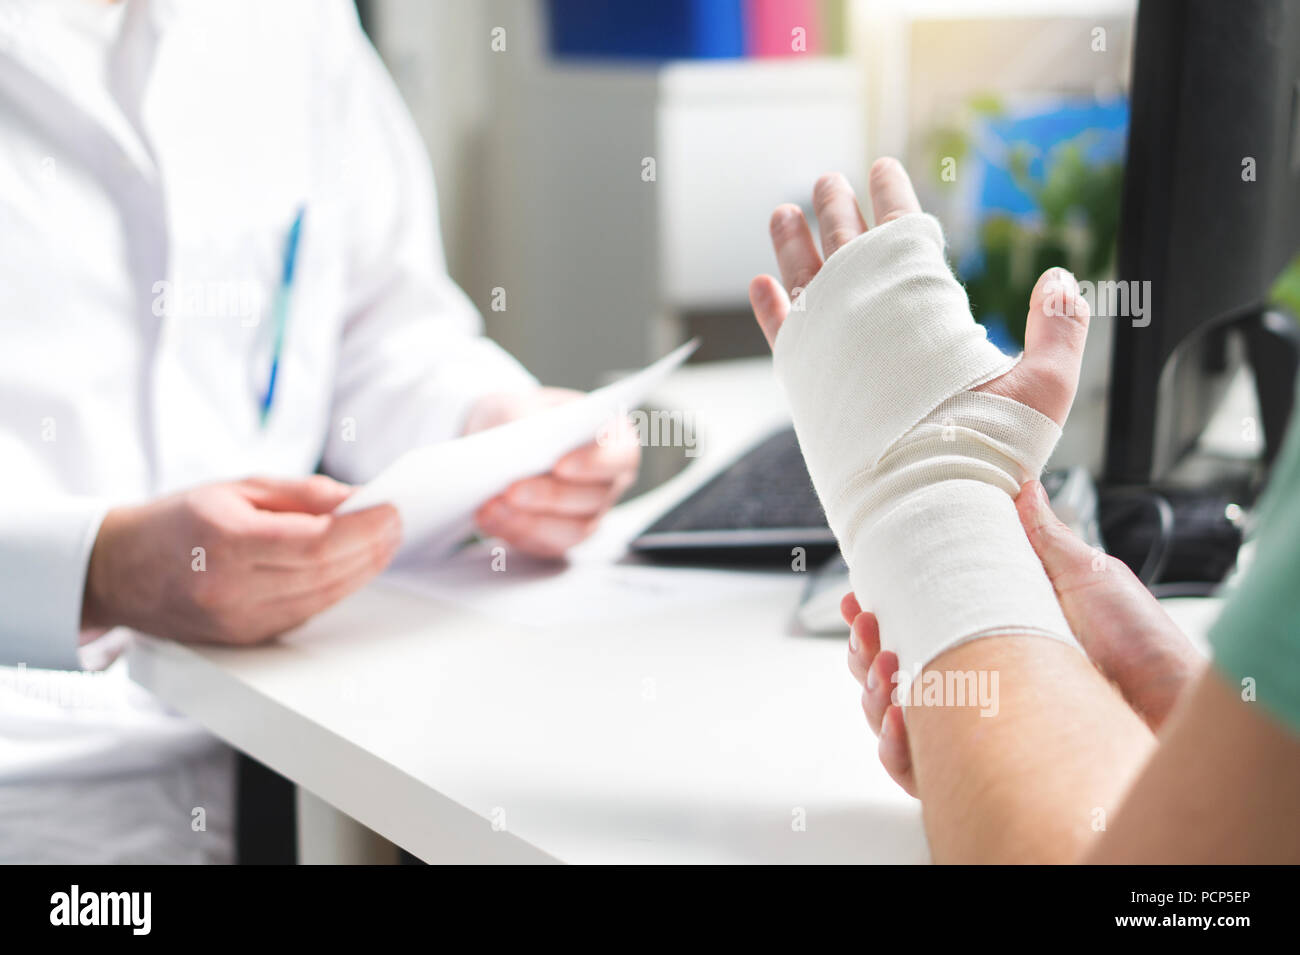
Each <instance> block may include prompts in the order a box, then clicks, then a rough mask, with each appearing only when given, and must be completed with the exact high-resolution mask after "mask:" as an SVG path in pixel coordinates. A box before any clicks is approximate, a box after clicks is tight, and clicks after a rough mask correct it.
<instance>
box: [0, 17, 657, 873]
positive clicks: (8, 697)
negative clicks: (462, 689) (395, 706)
mask: <svg viewBox="0 0 1300 955" xmlns="http://www.w3.org/2000/svg"><path fill="white" fill-rule="evenodd" d="M299 213H301V214H302V226H301V232H300V238H299V242H298V244H297V251H296V257H295V259H296V260H295V267H294V276H293V281H292V283H291V286H290V288H291V292H290V297H289V299H288V301H289V306H288V310H287V312H286V313H285V314H286V315H287V320H286V322H285V324H284V339H283V345H282V351H281V358H280V361H279V366H278V371H277V382H276V388H275V390H274V395H273V400H272V403H271V406H270V408H269V410H268V411H267V412H266V414H265V420H263V414H262V404H263V400H264V397H265V395H266V392H267V388H268V383H269V374H270V368H271V363H272V354H273V352H274V351H275V337H276V327H277V322H276V321H275V320H274V314H275V313H274V300H275V297H276V294H277V288H278V286H279V284H280V283H281V281H282V278H283V272H284V259H285V256H286V253H287V249H288V247H289V244H290V243H289V241H288V236H289V231H290V229H291V227H292V224H293V222H294V220H295V218H296V217H297V216H298V215H299ZM564 398H565V396H564V395H562V394H559V393H557V392H555V391H553V390H549V389H540V388H538V386H537V384H536V382H535V381H534V380H533V379H532V378H531V377H530V376H529V375H528V374H527V372H525V371H524V369H523V368H521V367H520V366H519V364H518V363H516V362H515V361H514V360H513V359H512V358H511V357H510V356H509V355H507V354H506V353H504V352H503V351H502V350H501V349H499V348H498V347H497V346H496V345H494V344H493V343H492V342H491V341H489V340H487V339H485V338H484V337H482V335H481V333H480V322H479V318H478V316H477V315H476V313H475V312H474V309H473V307H472V305H471V304H470V303H469V301H468V300H467V299H466V298H465V296H464V295H463V294H462V293H461V292H460V290H459V289H458V288H456V286H455V285H454V284H453V283H452V282H451V280H450V279H449V278H448V276H447V275H446V272H445V268H444V265H443V256H442V249H441V246H440V243H439V239H438V235H437V232H436V211H435V206H434V197H433V188H432V177H431V174H430V170H429V168H428V162H427V158H426V155H425V153H424V150H423V148H422V145H421V143H420V141H419V139H418V137H417V135H416V132H415V130H414V127H413V125H412V123H411V121H410V118H409V116H408V115H407V113H406V110H405V108H404V106H403V104H402V103H401V101H400V99H399V97H398V94H397V92H396V90H395V89H394V87H393V85H392V83H391V81H390V79H389V77H388V76H387V75H386V73H385V71H384V69H383V67H382V65H381V63H380V61H379V59H378V57H377V56H376V55H375V53H374V51H373V50H372V49H371V48H370V46H369V44H368V43H367V42H366V40H365V38H364V37H363V35H362V33H361V31H360V29H359V26H358V23H357V20H356V16H355V13H354V12H353V11H352V9H351V4H349V3H346V2H344V0H328V2H322V0H270V2H268V0H246V2H245V0H209V2H204V0H126V2H119V3H102V2H97V0H0V489H2V490H3V493H2V494H0V664H3V665H4V667H3V668H0V859H3V860H4V861H67V862H114V861H186V860H189V861H223V860H227V859H229V858H230V856H231V834H232V831H233V819H232V815H233V804H232V803H233V798H232V779H231V777H232V772H231V760H230V756H229V753H228V752H226V751H225V750H224V749H223V748H222V747H220V746H219V745H218V744H217V743H216V742H215V741H214V740H212V739H211V738H209V737H208V736H206V735H205V734H204V733H203V732H202V731H200V730H199V729H198V728H197V727H196V726H194V725H193V724H191V723H189V722H188V721H186V720H185V719H184V718H182V717H181V716H179V715H178V714H175V713H172V712H169V711H167V710H166V709H164V708H163V707H162V706H161V705H160V704H159V703H157V701H155V700H153V699H152V698H151V697H149V696H148V694H146V693H144V692H143V691H141V690H140V689H138V688H136V687H134V685H132V684H130V683H129V682H128V681H127V680H126V678H125V674H124V672H123V671H122V665H121V663H120V661H119V662H118V663H114V664H111V665H108V666H107V669H102V668H101V669H99V670H98V671H96V672H90V671H88V670H87V669H85V668H83V664H85V663H86V661H88V660H89V661H93V662H94V663H96V664H98V665H100V666H101V667H102V666H103V665H105V664H107V663H109V661H111V660H112V659H113V657H114V655H115V653H116V651H117V650H118V648H119V646H120V639H121V637H120V635H121V634H122V633H123V632H124V631H123V629H122V628H123V627H124V626H126V627H135V628H138V629H143V630H148V631H151V632H155V633H161V634H164V635H167V636H170V637H173V638H176V639H181V640H218V641H227V642H240V643H244V642H255V641H257V640H262V639H266V638H268V637H270V636H273V635H274V634H275V633H277V632H281V631H283V630H285V629H287V628H289V627H292V626H294V625H296V624H297V623H300V622H302V620H304V619H306V618H307V617H309V616H310V615H311V614H313V613H315V612H316V611H318V610H320V609H322V608H323V607H325V606H327V605H329V604H330V603H332V602H334V601H336V600H338V599H340V598H341V597H342V596H344V595H346V594H347V593H350V592H352V591H353V590H355V589H357V588H358V587H360V586H362V585H363V584H365V583H366V582H367V581H368V580H370V579H371V577H373V575H374V574H375V573H377V572H378V571H379V570H380V569H382V567H383V566H384V565H385V564H386V562H387V560H388V559H389V557H390V555H391V554H392V551H393V549H394V547H395V545H396V542H397V539H398V533H399V530H398V527H397V522H396V515H395V513H394V512H393V511H392V510H391V509H390V508H387V507H381V508H374V509H371V510H368V511H362V512H359V513H357V514H354V515H349V516H347V517H342V518H336V517H333V516H330V514H329V512H330V511H331V510H332V509H333V507H334V506H335V505H336V504H337V503H338V502H339V501H340V500H342V499H343V498H344V497H345V496H346V495H347V493H348V487H347V486H346V485H345V484H340V483H335V481H332V480H329V479H327V478H321V477H317V478H311V477H310V475H312V473H313V472H314V471H315V470H316V469H317V468H318V467H320V468H321V469H322V470H323V471H324V472H326V473H327V474H329V475H331V476H332V477H333V478H335V479H337V480H338V481H340V482H361V481H365V480H366V479H367V478H369V477H370V476H372V475H374V474H375V473H377V472H378V471H379V470H380V469H382V468H383V467H384V466H385V465H386V464H388V463H389V462H390V461H392V460H393V459H394V458H396V457H397V456H398V455H399V454H400V453H401V452H403V451H404V450H406V449H408V448H411V447H413V446H417V445H420V444H423V443H427V442H430V441H437V440H443V439H448V438H452V437H454V436H456V435H458V434H461V433H463V432H465V431H467V430H476V429H478V428H482V427H488V426H491V425H494V424H498V423H501V422H503V421H506V420H509V419H511V418H513V417H517V416H519V415H522V414H526V413H528V412H529V411H530V410H533V409H535V408H536V407H538V406H540V405H545V404H548V403H553V402H555V401H558V400H564ZM636 458H637V453H636V448H635V447H634V446H632V445H629V444H628V443H618V442H615V443H612V444H608V445H604V446H597V445H594V444H593V445H591V446H589V447H588V448H585V449H580V450H579V451H576V452H574V453H573V454H571V455H568V456H566V457H565V458H564V459H561V461H560V462H557V465H556V468H555V470H554V471H553V472H552V473H551V474H550V475H546V476H540V477H537V478H533V479H529V480H528V481H525V482H521V484H520V485H517V486H516V487H515V488H512V489H511V491H509V492H507V494H505V495H503V496H502V497H500V498H498V499H496V500H494V501H493V502H490V504H489V505H487V506H486V507H485V508H484V509H483V510H482V511H480V514H479V523H480V526H481V527H482V529H483V530H484V531H486V532H488V533H491V534H496V535H499V536H502V537H504V538H505V539H506V540H507V541H508V542H510V543H511V544H512V545H514V546H517V547H520V548H522V549H526V550H529V551H532V552H535V553H541V554H558V553H561V552H562V551H563V550H564V549H565V548H567V547H568V546H571V545H572V544H574V543H576V542H577V541H578V540H580V539H582V537H583V536H585V535H586V534H587V533H589V532H590V530H591V529H592V526H593V523H594V521H595V520H596V519H597V518H598V517H599V515H600V514H601V513H603V511H604V510H605V509H607V508H608V507H609V506H610V504H612V503H613V501H614V500H615V499H616V498H617V496H618V494H619V493H621V491H622V490H624V489H625V488H626V487H627V486H628V484H630V483H631V480H632V477H633V476H634V473H635V469H636V463H637V461H636ZM250 476H254V477H252V479H250ZM430 493H436V489H435V488H431V489H430ZM195 548H203V550H202V552H201V553H202V555H203V561H202V564H203V566H204V569H203V570H202V571H200V570H197V569H196V567H197V565H196V563H195V555H196V554H198V553H200V552H199V551H196V550H195ZM199 810H202V811H201V812H199Z"/></svg>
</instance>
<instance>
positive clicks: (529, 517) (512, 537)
mask: <svg viewBox="0 0 1300 955" xmlns="http://www.w3.org/2000/svg"><path fill="white" fill-rule="evenodd" d="M477 520H478V525H479V528H480V529H481V530H482V531H483V532H484V533H486V534H488V535H490V536H492V537H500V538H501V539H502V540H504V541H505V542H506V543H507V544H509V545H510V546H512V547H518V548H519V549H520V550H523V551H526V552H527V553H530V554H535V555H538V556H541V557H559V556H561V555H562V554H563V553H564V552H565V551H566V550H568V549H569V548H570V547H573V546H574V545H575V544H578V543H581V542H582V541H584V540H586V539H587V538H588V537H590V536H591V533H592V531H594V530H595V529H596V520H595V519H594V518H585V517H560V516H558V515H554V514H531V513H528V512H527V511H520V510H518V509H516V508H513V507H511V506H510V505H509V504H506V503H504V502H503V501H501V500H500V499H499V498H498V499H496V500H493V501H490V502H488V504H487V505H485V506H484V507H483V508H481V509H480V510H479V513H478V516H477Z"/></svg>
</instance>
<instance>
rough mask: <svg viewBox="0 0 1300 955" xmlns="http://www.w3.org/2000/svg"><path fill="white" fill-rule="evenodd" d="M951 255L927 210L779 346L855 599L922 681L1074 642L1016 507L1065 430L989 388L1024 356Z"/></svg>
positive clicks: (904, 667) (864, 245)
mask: <svg viewBox="0 0 1300 955" xmlns="http://www.w3.org/2000/svg"><path fill="white" fill-rule="evenodd" d="M943 249H944V240H943V231H942V229H941V228H940V227H939V223H938V222H937V221H936V220H935V219H934V218H932V217H931V216H928V215H922V214H919V213H917V214H914V215H907V216H903V217H901V218H899V219H896V220H894V221H892V222H889V223H886V224H885V225H882V226H879V227H878V228H875V229H872V230H871V231H869V232H868V233H866V234H865V235H862V236H859V237H858V238H857V239H855V240H853V241H852V242H850V243H849V244H848V245H846V246H844V247H843V248H842V249H840V250H838V251H837V252H836V253H835V254H834V255H832V256H831V257H830V259H829V260H828V261H827V262H826V264H825V265H824V266H823V267H822V269H821V271H820V272H819V273H818V274H817V276H816V277H815V278H814V279H813V280H812V281H811V282H810V283H809V285H808V287H807V288H806V289H805V290H804V292H803V294H802V296H801V298H799V299H796V300H795V304H794V307H793V308H792V310H791V312H790V314H789V316H788V317H787V319H786V321H785V324H784V325H783V326H782V328H781V330H780V333H779V334H778V335H777V339H776V344H775V346H774V348H773V353H774V358H775V367H776V374H777V377H778V378H779V379H780V381H781V383H782V385H783V386H784V388H785V391H786V395H787V397H788V400H789V403H790V409H791V414H792V417H793V419H794V427H795V432H796V434H797V435H798V437H799V444H800V447H801V449H802V451H803V455H804V458H805V460H806V461H807V464H808V471H809V473H810V474H811V475H812V479H813V485H814V487H815V488H816V490H817V494H818V497H820V499H821V502H822V507H823V508H824V509H825V511H826V516H827V519H828V521H829V523H830V526H831V529H832V530H833V531H834V532H835V536H836V538H837V539H838V540H839V543H840V549H841V551H842V552H843V554H844V558H845V560H846V561H847V562H848V565H849V576H850V580H851V582H852V584H853V590H854V593H855V594H856V595H857V597H858V601H859V603H860V604H861V605H862V607H863V609H867V610H872V611H874V612H875V614H876V616H877V619H878V620H879V623H880V635H881V645H882V648H883V649H886V650H893V651H894V652H896V653H897V654H898V657H899V672H900V674H901V675H902V678H903V680H904V681H907V680H910V679H911V678H912V677H914V676H915V674H916V672H917V671H918V670H919V669H920V668H921V667H923V666H924V665H925V664H927V663H929V662H930V661H931V660H933V659H934V658H935V657H936V656H938V655H939V654H940V653H942V652H943V651H944V650H947V649H948V648H950V647H954V646H956V645H958V644H961V643H965V642H966V641H968V640H974V639H976V638H978V637H982V636H990V635H993V634H1033V635H1038V636H1042V637H1048V638H1052V639H1056V640H1061V641H1064V642H1066V643H1070V644H1073V643H1074V639H1073V637H1072V636H1071V634H1070V629H1069V626H1068V625H1067V624H1066V622H1065V618H1064V616H1063V615H1062V613H1061V609H1060V606H1059V604H1058V603H1057V600H1056V594H1055V592H1054V591H1053V588H1052V584H1051V582H1050V581H1049V580H1048V579H1047V575H1046V573H1045V572H1044V570H1043V567H1042V564H1041V563H1040V562H1039V560H1038V557H1037V555H1035V553H1034V551H1033V548H1032V547H1031V546H1030V544H1029V541H1028V538H1027V537H1026V536H1025V532H1024V530H1023V528H1022V527H1021V524H1020V520H1019V518H1018V516H1017V514H1016V509H1015V503H1014V498H1015V496H1016V494H1017V493H1018V492H1019V489H1020V486H1021V484H1022V483H1023V482H1024V481H1027V480H1029V479H1030V478H1034V477H1037V476H1038V474H1039V473H1040V471H1041V470H1042V468H1043V465H1044V464H1045V463H1046V462H1047V457H1048V455H1050V454H1051V452H1052V449H1053V447H1055V445H1056V441H1057V439H1058V438H1059V437H1060V429H1059V428H1058V427H1057V426H1056V424H1055V423H1054V422H1053V421H1052V420H1051V419H1049V418H1047V417H1045V416H1044V415H1042V414H1039V413H1038V412H1037V411H1035V410H1034V409H1032V408H1030V407H1028V406H1026V405H1023V404H1020V403H1019V402H1017V401H1013V400H1011V399H1010V398H1004V397H1001V396H999V395H993V394H988V393H984V392H976V391H972V390H971V389H972V388H974V387H976V386H978V385H981V384H983V383H985V382H988V381H991V380H992V379H994V378H997V377H999V376H1000V375H1002V374H1004V373H1006V372H1007V371H1008V370H1010V368H1011V367H1012V366H1013V365H1014V364H1015V363H1016V359H1014V358H1008V357H1007V356H1005V355H1003V354H1002V353H1001V352H1000V351H999V350H998V349H997V348H996V347H995V346H994V345H993V344H992V343H991V342H989V341H988V339H987V337H986V336H985V334H984V329H983V328H982V327H981V326H980V325H978V324H977V323H976V322H975V320H974V319H973V318H972V317H971V312H970V306H969V304H968V303H967V300H966V294H965V292H964V290H963V289H962V287H961V286H960V285H959V284H958V283H957V280H956V279H955V278H954V277H953V275H952V273H951V272H950V271H949V270H948V266H947V263H946V261H945V259H944V252H943ZM801 303H802V304H801Z"/></svg>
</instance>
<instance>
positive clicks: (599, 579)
mask: <svg viewBox="0 0 1300 955" xmlns="http://www.w3.org/2000/svg"><path fill="white" fill-rule="evenodd" d="M610 550H611V549H610V548H604V549H599V548H597V549H595V550H593V549H590V548H587V547H585V546H584V547H579V548H578V549H577V550H575V551H574V552H573V553H572V554H570V556H569V559H568V560H567V561H566V562H563V563H556V562H554V561H540V560H531V559H529V558H527V557H525V556H523V555H522V554H519V555H516V554H507V555H505V559H506V560H507V561H508V562H509V563H508V564H507V565H505V566H504V567H503V566H502V565H501V563H500V559H501V555H500V554H499V553H494V548H493V545H492V542H490V541H484V542H482V543H478V544H475V545H473V546H471V547H467V548H465V549H464V550H462V551H460V552H459V553H457V554H455V555H453V556H451V557H449V558H447V559H446V560H442V561H438V562H437V563H436V564H435V565H434V566H432V567H430V566H428V565H425V566H418V567H417V566H412V565H405V566H402V567H399V568H397V569H394V570H390V571H388V572H387V573H386V574H385V575H384V577H383V579H384V580H385V582H387V583H389V584H393V585H396V586H398V587H401V588H402V589H404V590H410V591H413V592H416V593H419V594H423V595H425V596H429V597H434V598H436V599H438V600H445V601H447V602H448V603H452V604H457V605H459V606H462V607H468V608H470V609H472V610H476V611H478V612H479V613H483V614H486V615H488V616H491V617H496V618H498V619H501V620H506V621H508V622H510V623H512V624H514V625H516V626H520V627H530V628H541V629H546V628H550V627H564V626H571V625H575V624H579V623H584V622H595V621H600V620H619V619H622V620H626V619H629V618H635V617H640V616H644V615H646V614H655V615H659V616H662V615H663V614H665V613H667V612H669V611H672V610H675V609H678V608H684V607H692V606H699V605H701V604H717V603H720V602H725V601H727V600H731V599H743V598H745V597H747V596H749V595H753V594H756V593H758V594H762V593H770V592H771V590H772V588H773V587H774V586H782V585H789V584H791V583H792V576H791V574H790V573H789V572H788V571H784V572H782V571H763V570H752V571H745V570H741V571H737V570H713V569H705V568H696V567H660V566H655V565H648V564H636V563H627V562H624V561H622V560H619V559H618V558H616V557H615V556H614V555H613V554H612V553H610V552H608V551H610ZM503 570H504V571H506V572H504V573H503V572H502V571H503ZM794 576H798V575H794ZM795 592H796V591H792V593H791V600H792V601H793V600H794V596H795Z"/></svg>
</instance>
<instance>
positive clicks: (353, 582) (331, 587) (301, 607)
mask: <svg viewBox="0 0 1300 955" xmlns="http://www.w3.org/2000/svg"><path fill="white" fill-rule="evenodd" d="M383 569H384V567H383V565H382V564H376V563H372V564H370V565H368V566H366V567H365V569H364V570H361V571H359V572H356V573H353V574H351V575H346V576H338V577H334V578H332V579H330V580H329V581H328V582H326V583H324V584H323V585H322V586H321V587H319V588H318V589H316V590H313V591H310V592H308V593H304V594H300V595H297V596H295V597H290V598H287V599H285V600H281V601H276V602H273V603H269V604H265V605H264V613H263V619H264V621H265V631H266V633H267V635H268V636H274V635H277V634H281V633H284V632H285V631H286V630H292V629H293V628H294V627H297V626H299V625H301V624H303V623H305V622H307V620H309V619H311V618H312V617H314V616H315V615H316V614H318V613H320V612H321V611H322V610H325V609H326V608H328V607H332V606H333V605H334V604H336V603H338V602H339V601H340V600H342V599H343V598H344V597H347V596H348V595H349V594H352V593H355V592H356V591H358V590H360V589H361V588H362V587H364V586H365V585H366V584H368V583H370V581H371V580H373V579H374V578H375V577H376V576H377V575H378V574H379V572H380V571H381V570H383Z"/></svg>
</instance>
